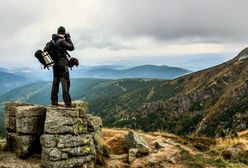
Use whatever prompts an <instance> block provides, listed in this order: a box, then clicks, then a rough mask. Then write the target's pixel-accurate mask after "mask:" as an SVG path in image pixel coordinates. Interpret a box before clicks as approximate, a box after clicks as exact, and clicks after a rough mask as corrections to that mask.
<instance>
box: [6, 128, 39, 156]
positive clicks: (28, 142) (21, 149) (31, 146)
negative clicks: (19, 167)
mask: <svg viewBox="0 0 248 168" xmlns="http://www.w3.org/2000/svg"><path fill="white" fill-rule="evenodd" d="M37 146H39V140H38V139H37V138H36V137H34V136H32V135H18V134H17V133H8V134H7V148H8V149H9V150H10V151H13V152H15V153H16V154H17V156H18V157H20V158H26V157H28V156H29V155H30V154H32V153H34V152H35V151H36V150H39V148H37Z"/></svg>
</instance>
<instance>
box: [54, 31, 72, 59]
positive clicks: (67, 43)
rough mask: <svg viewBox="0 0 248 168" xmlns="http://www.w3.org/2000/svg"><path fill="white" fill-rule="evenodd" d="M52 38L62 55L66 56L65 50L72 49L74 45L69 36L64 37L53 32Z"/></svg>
mask: <svg viewBox="0 0 248 168" xmlns="http://www.w3.org/2000/svg"><path fill="white" fill-rule="evenodd" d="M52 39H53V40H54V41H55V44H56V46H57V47H58V49H59V51H60V52H61V54H62V57H63V56H66V54H67V53H66V50H68V51H73V50H74V45H73V43H72V41H71V38H70V37H68V36H66V37H65V38H63V37H60V36H59V35H58V34H53V35H52Z"/></svg>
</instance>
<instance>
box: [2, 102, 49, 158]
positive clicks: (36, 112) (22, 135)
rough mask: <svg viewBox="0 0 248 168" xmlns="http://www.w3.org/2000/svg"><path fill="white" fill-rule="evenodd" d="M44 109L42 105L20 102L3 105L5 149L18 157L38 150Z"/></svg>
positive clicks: (42, 127) (26, 155)
mask: <svg viewBox="0 0 248 168" xmlns="http://www.w3.org/2000/svg"><path fill="white" fill-rule="evenodd" d="M45 115H46V109H45V108H44V107H42V106H38V105H32V104H27V103H21V102H9V103H7V104H6V105H5V126H6V129H7V138H6V139H7V142H6V143H7V145H6V146H7V149H8V150H10V151H13V152H15V153H16V154H17V156H18V157H20V158H26V157H28V156H30V155H31V154H32V153H34V152H36V151H40V149H41V146H40V143H39V137H40V135H41V134H43V131H44V121H45Z"/></svg>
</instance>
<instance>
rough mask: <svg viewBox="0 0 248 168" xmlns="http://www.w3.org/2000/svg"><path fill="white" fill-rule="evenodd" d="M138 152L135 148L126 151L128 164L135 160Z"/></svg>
mask: <svg viewBox="0 0 248 168" xmlns="http://www.w3.org/2000/svg"><path fill="white" fill-rule="evenodd" d="M138 152H139V151H138V149H137V148H132V149H129V151H128V162H129V163H132V162H133V161H134V160H135V159H136V156H137V154H138Z"/></svg>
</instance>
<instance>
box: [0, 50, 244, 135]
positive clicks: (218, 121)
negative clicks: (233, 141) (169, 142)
mask: <svg viewBox="0 0 248 168" xmlns="http://www.w3.org/2000/svg"><path fill="white" fill-rule="evenodd" d="M244 55H248V48H246V49H244V50H243V51H242V52H240V53H239V54H238V56H236V57H235V58H233V59H231V60H229V61H227V62H224V63H222V64H220V65H217V66H215V67H211V68H208V69H204V70H201V71H198V72H194V73H190V74H187V75H184V76H181V77H178V78H176V79H173V80H161V79H141V78H140V79H118V80H106V79H74V80H73V81H72V88H71V94H72V96H73V99H85V100H87V101H89V110H90V113H93V114H94V115H98V116H100V117H102V119H103V122H104V125H105V127H128V128H135V129H142V130H145V131H157V130H165V131H168V132H171V133H175V134H178V135H195V136H201V135H204V136H210V137H213V136H227V135H230V134H232V135H233V134H236V132H237V131H242V130H245V129H247V128H248V115H247V114H248V112H247V109H248V96H247V95H248V87H247V84H248V78H247V74H248V61H239V58H240V57H241V56H244ZM50 87H51V83H50V82H39V83H34V84H30V85H28V86H24V87H20V88H17V89H15V90H12V91H10V92H8V93H6V94H4V95H2V96H1V97H0V102H2V105H3V102H5V101H7V100H21V101H27V102H31V103H39V104H49V97H50Z"/></svg>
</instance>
